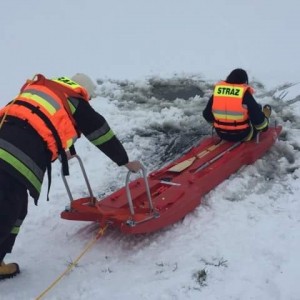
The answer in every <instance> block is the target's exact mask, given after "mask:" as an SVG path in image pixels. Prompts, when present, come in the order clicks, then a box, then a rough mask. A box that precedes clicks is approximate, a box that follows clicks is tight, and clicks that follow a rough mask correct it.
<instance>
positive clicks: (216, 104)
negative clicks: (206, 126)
mask: <svg viewBox="0 0 300 300" xmlns="http://www.w3.org/2000/svg"><path fill="white" fill-rule="evenodd" d="M270 114H271V107H270V106H269V105H265V106H264V108H263V110H262V107H261V105H260V104H258V103H257V102H256V100H255V99H254V97H253V89H252V87H250V86H249V85H248V75H247V73H246V71H245V70H243V69H235V70H233V71H232V72H231V73H230V74H229V75H228V77H227V79H226V80H225V81H220V82H218V83H217V84H216V85H215V87H214V91H213V95H212V96H211V98H210V99H209V101H208V103H207V105H206V107H205V109H204V111H203V117H204V118H205V120H206V121H208V122H209V123H211V124H212V125H213V127H214V128H215V130H216V133H217V134H218V136H219V137H220V138H221V139H224V140H227V141H231V142H237V141H249V140H251V139H253V138H255V136H256V135H257V133H258V132H259V131H265V130H267V129H268V125H269V117H270Z"/></svg>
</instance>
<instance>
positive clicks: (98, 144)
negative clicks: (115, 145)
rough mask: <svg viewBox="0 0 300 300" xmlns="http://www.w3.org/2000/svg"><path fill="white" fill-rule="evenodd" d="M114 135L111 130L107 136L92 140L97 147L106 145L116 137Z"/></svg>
mask: <svg viewBox="0 0 300 300" xmlns="http://www.w3.org/2000/svg"><path fill="white" fill-rule="evenodd" d="M114 135H115V134H114V133H113V131H112V130H109V131H108V132H107V133H106V134H104V135H102V136H100V137H99V138H97V139H95V140H90V141H91V142H92V143H93V144H94V145H95V146H100V145H102V144H104V143H106V142H107V141H109V140H110V139H111V138H112V137H114Z"/></svg>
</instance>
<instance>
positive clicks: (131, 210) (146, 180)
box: [125, 166, 153, 216]
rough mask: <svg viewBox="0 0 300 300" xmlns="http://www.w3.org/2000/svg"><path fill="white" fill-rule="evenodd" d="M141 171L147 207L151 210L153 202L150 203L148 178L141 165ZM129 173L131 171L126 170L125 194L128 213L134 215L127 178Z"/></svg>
mask: <svg viewBox="0 0 300 300" xmlns="http://www.w3.org/2000/svg"><path fill="white" fill-rule="evenodd" d="M142 172H143V178H144V181H145V186H146V192H147V198H148V202H149V207H150V209H151V211H153V203H152V199H151V193H150V188H149V183H148V179H147V174H146V169H145V168H144V167H143V166H142ZM131 173H132V171H128V173H127V176H126V183H125V186H126V195H127V199H128V204H129V209H130V213H131V215H132V216H133V215H134V207H133V203H132V197H131V193H130V188H129V178H130V175H131Z"/></svg>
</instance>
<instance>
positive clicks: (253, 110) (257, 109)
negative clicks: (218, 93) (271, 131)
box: [203, 91, 267, 141]
mask: <svg viewBox="0 0 300 300" xmlns="http://www.w3.org/2000/svg"><path fill="white" fill-rule="evenodd" d="M242 103H243V104H244V105H246V106H247V109H248V113H249V122H250V123H251V125H252V127H251V126H250V127H248V128H247V129H245V130H236V131H230V132H229V131H224V130H219V129H218V128H216V132H217V134H218V135H219V136H220V137H221V138H222V139H225V140H229V141H241V140H243V139H244V138H246V137H247V136H248V135H249V134H250V133H251V130H252V128H253V131H254V135H253V136H255V131H256V130H255V128H256V126H260V125H261V124H263V123H264V122H265V119H266V118H265V115H264V114H263V112H262V107H261V105H260V104H258V103H257V102H256V100H255V99H254V97H253V96H252V94H251V93H250V92H249V91H246V92H245V95H244V98H243V102H242ZM212 104H213V96H211V97H210V99H209V101H208V103H207V105H206V107H205V109H204V111H203V117H204V119H205V120H206V121H207V122H209V123H213V122H214V116H213V113H212ZM265 129H267V128H265Z"/></svg>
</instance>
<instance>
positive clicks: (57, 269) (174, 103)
mask: <svg viewBox="0 0 300 300" xmlns="http://www.w3.org/2000/svg"><path fill="white" fill-rule="evenodd" d="M0 8H1V12H2V16H1V18H0V25H1V26H0V36H1V39H2V43H1V49H0V53H1V55H0V57H1V67H2V68H1V69H2V72H1V74H0V82H1V91H0V98H1V100H0V102H1V103H2V104H5V103H6V102H7V101H9V100H10V99H11V98H12V97H13V96H14V95H15V94H16V93H17V92H18V89H19V88H20V86H21V85H22V83H23V81H24V80H25V79H26V78H29V77H32V76H33V75H34V74H35V73H37V72H40V73H44V74H45V75H47V76H49V77H51V76H60V75H69V76H71V75H73V74H74V73H76V72H86V73H88V74H90V75H91V76H92V77H93V78H94V79H95V81H97V83H98V94H99V96H98V97H97V98H96V99H95V100H93V102H92V105H93V106H94V108H95V109H96V110H97V111H99V112H100V113H102V114H103V115H104V116H105V117H106V119H107V120H108V122H109V124H110V125H111V127H112V128H113V130H114V131H115V132H116V134H117V135H118V137H119V138H120V139H121V141H122V142H123V143H124V146H125V148H126V149H127V151H128V153H129V156H130V158H131V159H140V160H141V161H142V162H143V163H144V165H145V166H146V167H147V170H148V171H152V170H154V169H156V168H159V167H161V166H163V165H164V164H165V163H167V162H168V161H171V160H172V159H174V158H175V157H177V156H178V155H179V154H180V153H181V152H182V151H184V150H187V149H188V148H189V147H191V146H192V145H193V144H194V143H196V141H197V140H199V139H200V138H201V137H203V136H204V135H207V134H209V133H210V128H209V126H208V124H206V123H205V121H204V120H203V119H202V116H201V113H202V110H203V108H204V106H205V104H206V101H207V100H208V97H209V95H210V93H211V88H212V83H214V81H216V80H219V79H223V78H225V77H226V76H227V74H228V73H229V72H230V71H231V70H232V69H234V68H236V67H243V68H245V69H246V70H247V71H249V75H250V79H251V83H252V84H253V86H254V87H255V89H256V98H257V100H258V101H259V102H260V103H261V104H266V103H269V104H271V105H272V106H273V116H272V122H273V123H274V122H276V123H277V124H281V125H283V132H282V134H281V136H280V139H279V141H278V142H277V143H276V144H275V145H274V147H273V148H272V149H271V150H270V151H269V152H268V153H267V154H266V155H265V156H264V157H263V158H262V159H260V160H258V161H257V162H256V163H255V164H254V165H251V166H247V167H244V168H243V169H241V170H240V171H239V172H237V173H236V174H234V175H232V176H231V177H230V178H229V179H228V180H226V181H225V182H223V183H222V184H221V185H219V186H218V187H217V188H216V189H214V190H213V191H211V192H210V193H209V194H207V195H206V196H205V197H204V199H203V203H202V205H200V206H199V207H198V208H197V209H196V210H195V211H194V212H192V213H190V214H189V215H187V216H186V218H185V219H184V220H183V221H182V222H179V223H176V224H174V225H173V226H170V227H168V228H165V229H163V230H161V231H159V232H155V233H153V234H150V235H145V236H144V235H143V236H124V235H122V234H120V233H119V232H117V231H115V230H112V229H110V228H109V229H108V230H107V231H106V232H105V235H104V236H103V237H102V238H101V239H99V240H98V241H97V242H96V243H95V245H94V246H93V247H92V248H91V250H90V251H89V252H87V253H86V254H85V255H84V256H83V257H82V258H81V260H80V261H79V263H78V265H77V267H75V268H74V269H73V271H72V272H71V273H70V274H68V275H66V276H65V277H64V278H63V279H62V280H61V281H59V282H58V284H57V285H55V286H54V287H53V288H52V289H50V290H49V292H48V293H47V294H46V295H45V297H44V299H51V300H52V299H53V300H62V299H63V300H67V299H70V300H77V299H78V300H79V299H80V300H90V299H113V300H118V299H158V300H171V299H172V300H173V299H176V300H177V299H178V300H183V299H211V300H215V299H216V300H217V299H220V300H227V299H228V300H229V299H241V300H244V299H245V300H250V299H251V300H253V299H255V300H256V299H264V300H274V299H275V300H299V299H300V286H299V284H298V278H299V276H300V262H299V261H300V255H299V247H300V217H299V216H300V206H299V202H298V201H299V200H298V195H299V187H300V186H299V176H300V169H299V168H300V154H299V149H300V139H299V135H300V133H299V129H300V121H299V117H300V104H299V102H300V101H299V100H300V85H299V84H298V82H299V81H300V78H299V74H298V70H299V69H300V66H299V64H300V61H299V60H297V54H298V53H299V50H300V49H299V48H300V45H299V43H298V41H297V39H295V36H296V35H295V34H296V33H297V30H298V28H299V25H300V24H299V23H300V20H299V18H298V15H297V14H298V11H299V4H298V1H296V0H295V1H292V0H287V1H284V2H278V3H277V2H276V3H274V2H273V1H269V0H263V1H251V2H249V3H244V2H241V1H235V0H231V1H227V2H224V1H220V0H219V1H218V0H212V1H210V2H209V3H200V1H188V2H187V1H156V0H154V1H147V2H143V3H141V1H135V0H128V1H117V0H112V1H110V2H109V3H107V2H106V1H96V0H87V1H86V2H82V1H78V0H77V1H76V0H74V1H69V0H67V1H63V2H62V1H57V0H55V1H51V2H49V3H48V2H47V3H44V2H41V1H40V2H38V1H34V0H28V1H26V2H25V1H20V0H16V1H10V2H3V3H2V2H1V4H0ZM176 95H177V96H178V98H176ZM77 152H78V153H79V155H80V156H81V158H82V159H83V162H84V165H85V168H86V170H87V172H88V176H89V179H90V182H91V185H92V188H93V191H94V192H95V194H96V195H97V196H98V197H102V196H103V195H108V194H109V193H111V191H113V190H116V189H117V188H119V187H121V186H122V185H123V184H124V180H125V176H126V169H125V168H119V167H117V166H116V165H114V164H113V163H112V162H111V161H109V160H108V159H107V158H106V157H105V156H104V155H103V154H102V153H100V152H99V151H98V150H97V149H96V148H94V147H93V146H92V145H90V144H89V143H88V141H87V140H86V139H85V138H84V137H83V138H81V139H80V140H79V141H78V142H77ZM71 171H72V176H71V177H70V178H68V181H69V183H70V186H71V187H72V192H73V196H74V198H79V197H81V196H83V195H86V189H85V185H84V183H83V182H82V176H81V173H80V172H79V170H78V166H77V164H76V162H73V161H71ZM46 191H47V180H46V179H45V182H44V186H43V193H42V196H41V199H40V201H39V205H38V207H36V206H34V204H33V203H32V202H31V203H30V207H29V213H28V216H27V218H26V220H25V222H24V225H23V227H22V229H21V232H20V235H19V238H18V240H17V242H16V245H15V248H14V251H13V253H12V254H11V255H8V256H7V258H6V260H7V261H16V262H18V263H19V264H20V267H21V271H22V273H21V274H20V275H19V276H17V277H15V278H14V279H11V280H6V281H2V282H1V283H0V286H1V287H0V299H5V300H6V299H8V300H24V299H26V300H27V299H28V300H31V299H36V298H37V297H38V296H39V295H40V294H41V293H42V292H43V291H44V290H45V289H46V288H48V287H49V286H50V284H51V283H52V282H53V281H54V280H55V279H56V278H57V277H58V276H59V275H60V274H61V273H62V272H63V271H64V270H65V269H66V268H67V266H68V264H69V263H70V262H72V261H73V260H74V259H75V258H76V257H77V256H78V255H79V254H80V253H81V252H82V250H83V249H84V248H85V246H86V245H87V243H89V242H90V241H91V239H92V238H93V237H94V236H95V234H96V233H97V231H98V227H97V225H95V224H91V223H84V222H72V221H66V220H62V219H60V212H61V211H62V210H63V209H64V207H65V205H67V204H68V197H67V193H66V191H65V188H64V185H63V182H62V180H61V176H60V165H59V163H58V162H55V163H54V165H53V182H52V188H51V192H50V202H46Z"/></svg>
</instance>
